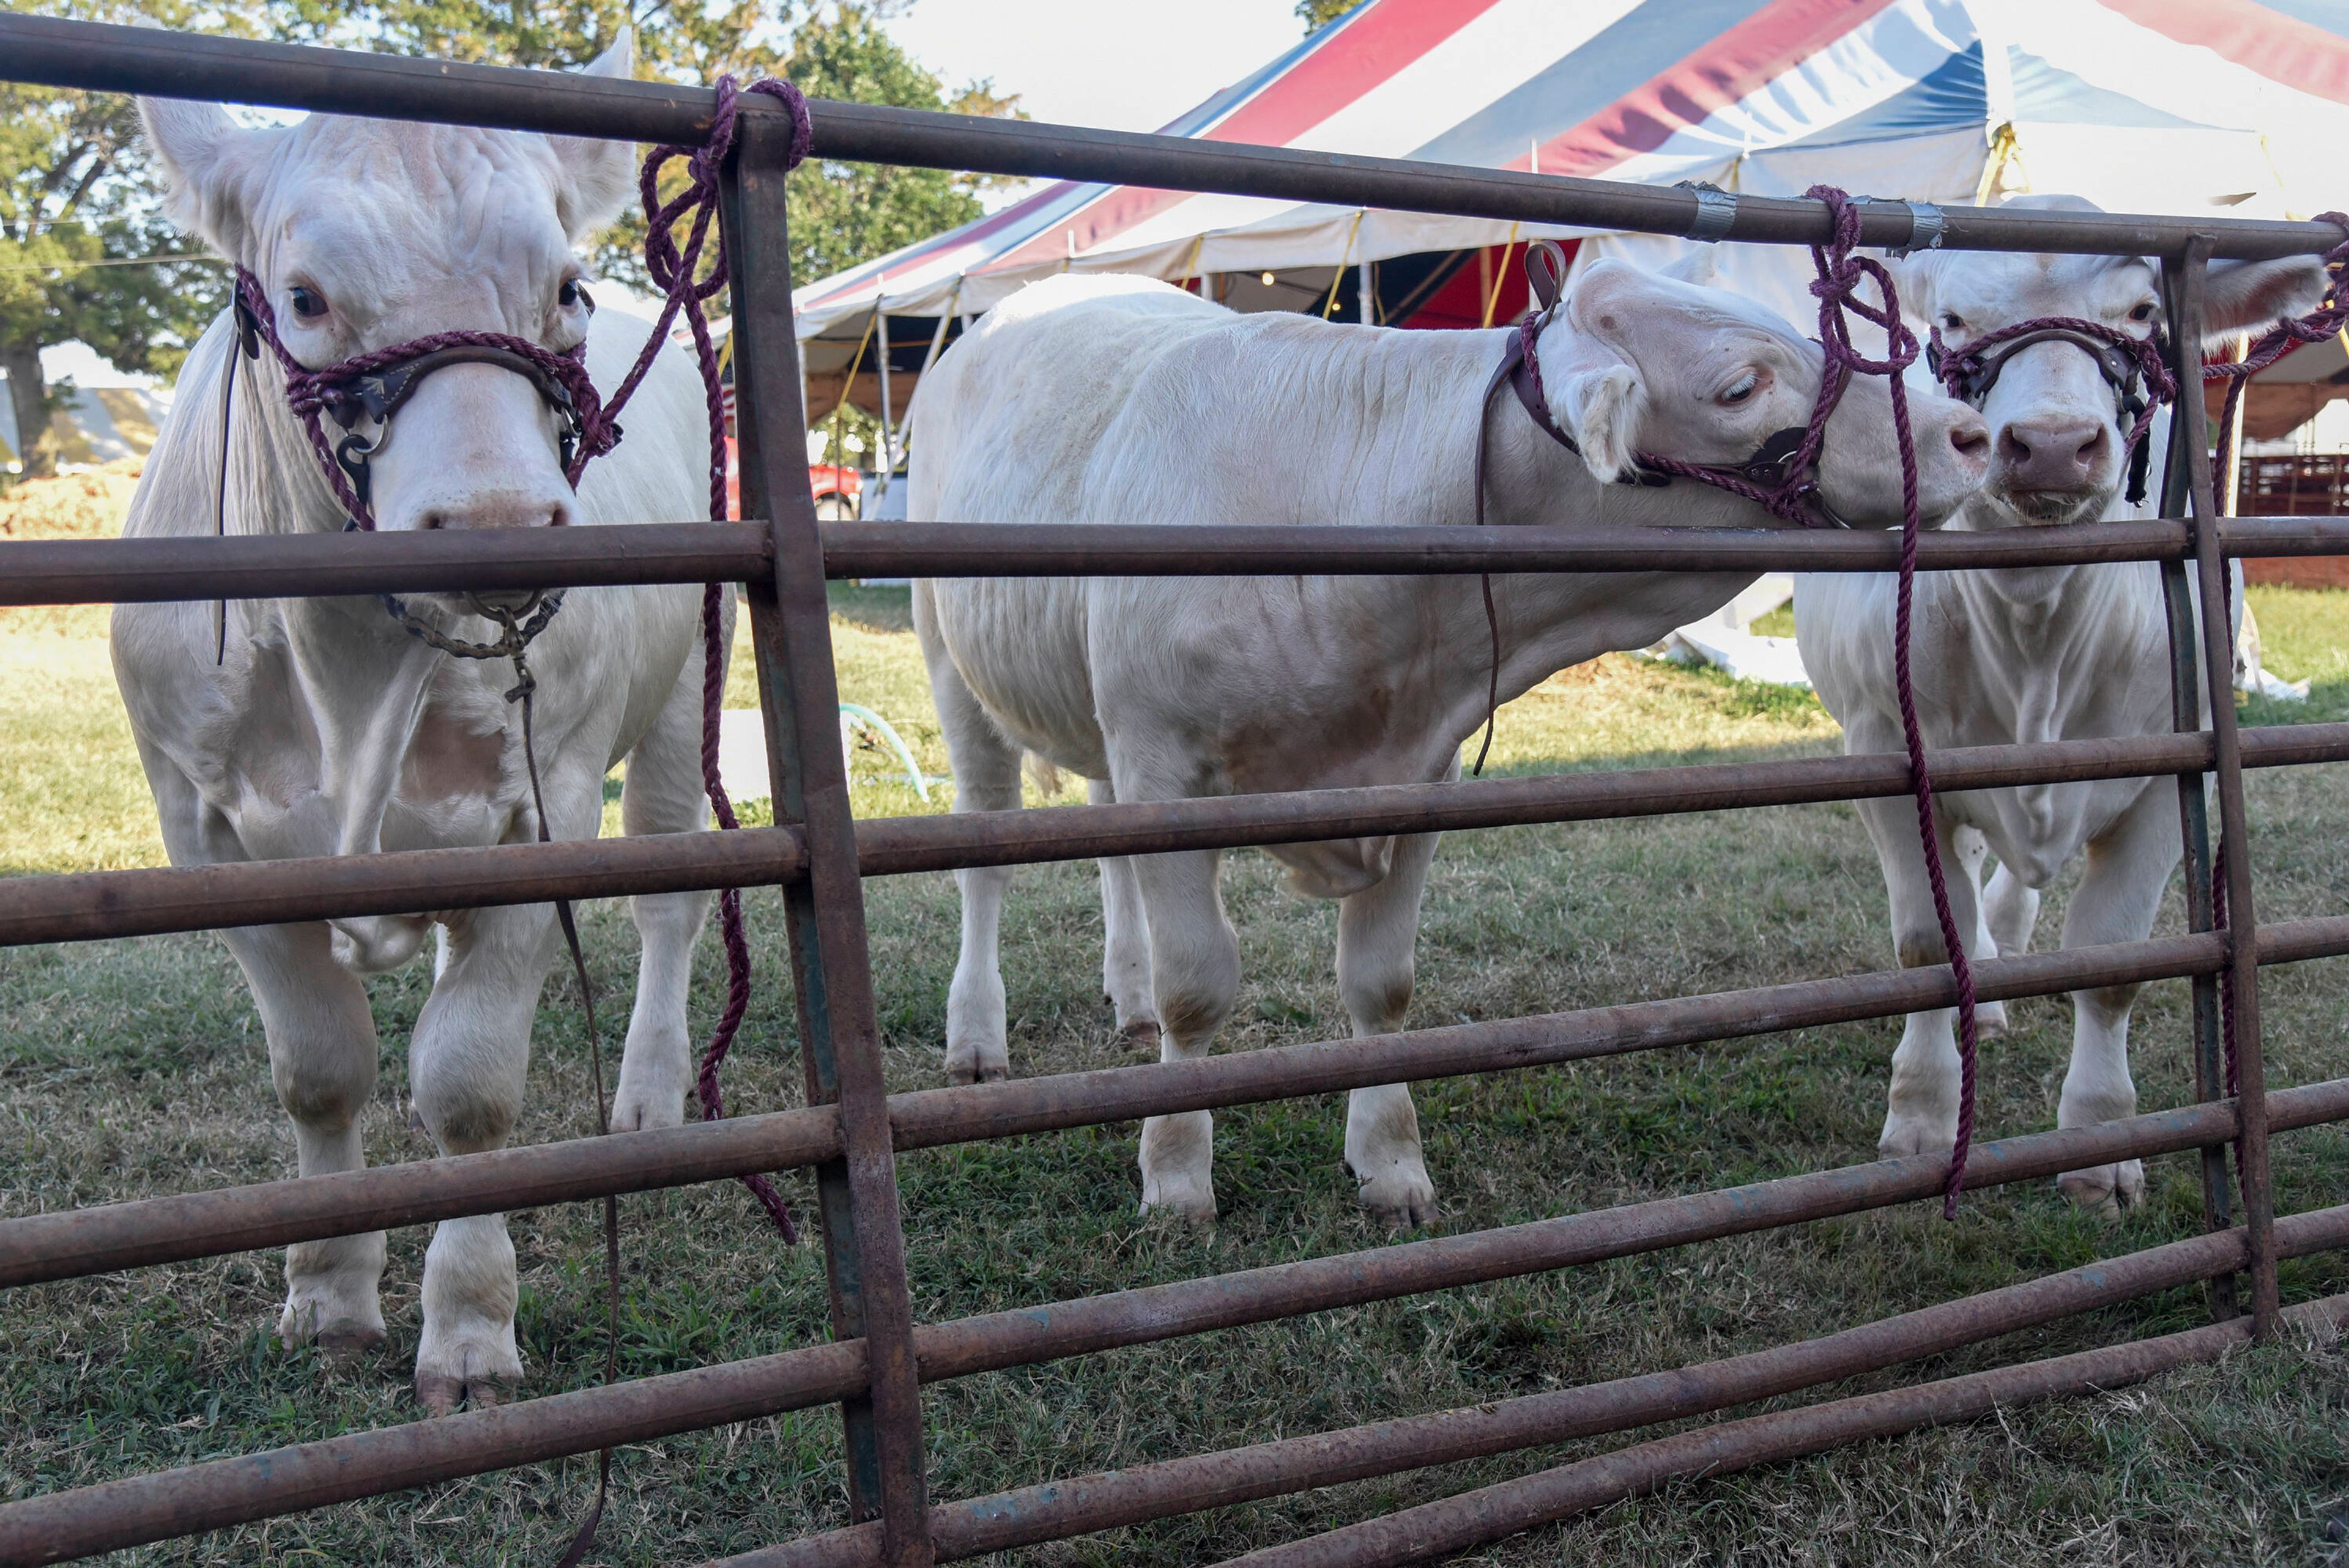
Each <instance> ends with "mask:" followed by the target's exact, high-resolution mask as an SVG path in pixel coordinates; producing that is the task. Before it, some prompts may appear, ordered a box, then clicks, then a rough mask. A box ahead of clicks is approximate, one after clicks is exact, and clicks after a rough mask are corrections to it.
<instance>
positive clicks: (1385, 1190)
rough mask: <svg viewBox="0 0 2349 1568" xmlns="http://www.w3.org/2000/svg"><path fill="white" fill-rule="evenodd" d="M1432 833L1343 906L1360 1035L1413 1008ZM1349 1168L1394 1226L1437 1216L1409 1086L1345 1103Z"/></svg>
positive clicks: (1346, 986)
mask: <svg viewBox="0 0 2349 1568" xmlns="http://www.w3.org/2000/svg"><path fill="white" fill-rule="evenodd" d="M1436 838H1437V835H1435V834H1433V833H1421V834H1415V835H1413V836H1412V837H1409V838H1403V839H1399V840H1397V841H1396V842H1395V847H1394V860H1393V862H1392V867H1391V869H1390V870H1389V871H1388V872H1387V874H1386V878H1385V880H1383V881H1381V882H1377V883H1374V884H1373V885H1371V886H1370V887H1367V888H1364V889H1363V890H1362V891H1361V892H1358V893H1351V894H1349V895H1348V896H1347V897H1346V898H1345V899H1344V900H1342V901H1341V902H1340V903H1339V905H1338V995H1340V998H1342V999H1343V1001H1344V1002H1345V1005H1346V1016H1347V1017H1348V1018H1349V1019H1350V1020H1351V1021H1352V1023H1353V1026H1354V1035H1355V1037H1357V1038H1360V1037H1363V1036H1366V1035H1390V1034H1392V1033H1394V1032H1395V1031H1396V1030H1397V1029H1400V1028H1402V1025H1403V1016H1404V1015H1405V1014H1406V1013H1407V1012H1408V1011H1410V1008H1411V982H1412V954H1413V947H1414V946H1415V945H1416V944H1417V942H1418V939H1419V901H1420V894H1421V892H1423V890H1424V889H1425V888H1426V886H1427V867H1428V862H1429V861H1432V860H1433V859H1434V856H1435V841H1436ZM1346 1169H1348V1170H1349V1171H1352V1172H1353V1173H1354V1180H1355V1181H1357V1182H1358V1183H1360V1185H1361V1202H1362V1207H1364V1208H1365V1209H1368V1210H1369V1211H1370V1212H1371V1218H1372V1219H1374V1220H1378V1221H1381V1222H1384V1223H1386V1224H1388V1225H1392V1226H1397V1227H1402V1226H1410V1225H1424V1224H1427V1223H1428V1222H1431V1221H1433V1219H1434V1218H1435V1185H1434V1183H1433V1182H1432V1181H1429V1180H1428V1179H1427V1165H1426V1162H1425V1161H1424V1160H1423V1158H1422V1157H1421V1153H1420V1146H1419V1113H1418V1112H1417V1111H1416V1110H1415V1109H1413V1107H1412V1103H1411V1088H1410V1086H1409V1085H1407V1084H1399V1083H1392V1084H1382V1085H1381V1086H1379V1087H1378V1088H1358V1089H1356V1090H1354V1092H1353V1093H1352V1094H1351V1095H1350V1096H1349V1097H1348V1099H1347V1101H1346Z"/></svg>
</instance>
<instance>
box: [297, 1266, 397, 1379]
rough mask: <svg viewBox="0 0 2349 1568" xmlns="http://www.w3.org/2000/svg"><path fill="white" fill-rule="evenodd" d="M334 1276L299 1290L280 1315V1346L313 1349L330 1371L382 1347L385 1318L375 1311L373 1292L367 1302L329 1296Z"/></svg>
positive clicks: (300, 1287) (346, 1295)
mask: <svg viewBox="0 0 2349 1568" xmlns="http://www.w3.org/2000/svg"><path fill="white" fill-rule="evenodd" d="M332 1279H333V1276H331V1275H329V1276H326V1277H325V1278H324V1279H323V1280H320V1281H318V1282H316V1283H315V1284H309V1283H305V1284H304V1285H300V1286H297V1287H296V1294H295V1296H294V1298H293V1299H291V1300H289V1301H287V1302H286V1304H285V1309H284V1310H283V1311H281V1312H280V1313H279V1314H278V1315H277V1343H278V1344H280V1345H282V1346H285V1348H286V1349H288V1350H292V1349H294V1348H295V1347H296V1346H302V1345H314V1346H317V1350H318V1354H319V1356H320V1357H322V1358H323V1359H324V1360H325V1361H326V1364H327V1365H328V1366H330V1367H339V1366H342V1365H345V1364H347V1363H348V1362H350V1361H354V1360H356V1359H357V1358H358V1357H361V1356H364V1355H366V1354H367V1352H368V1351H371V1350H373V1349H375V1348H376V1347H377V1346H379V1345H381V1344H382V1343H383V1315H382V1314H381V1313H380V1312H378V1311H376V1310H374V1306H375V1303H374V1299H373V1297H374V1292H373V1290H372V1289H370V1290H369V1291H368V1292H367V1300H366V1301H365V1302H363V1303H362V1302H359V1301H356V1300H353V1299H351V1298H350V1294H349V1293H346V1294H345V1296H344V1299H341V1300H336V1299H335V1297H334V1296H333V1295H329V1294H327V1293H328V1291H329V1290H330V1289H331V1287H332Z"/></svg>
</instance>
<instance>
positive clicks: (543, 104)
mask: <svg viewBox="0 0 2349 1568" xmlns="http://www.w3.org/2000/svg"><path fill="white" fill-rule="evenodd" d="M0 59H5V61H6V66H5V69H6V72H7V75H8V77H10V78H12V79H15V80H18V81H26V82H37V83H42V84H45V85H47V86H51V87H67V88H88V89H91V90H94V91H100V92H131V93H149V94H154V95H157V96H160V97H164V98H219V99H223V100H226V101H231V102H238V103H254V104H270V105H274V106H277V107H279V108H300V109H313V110H319V111H323V112H326V113H331V114H349V115H371V116H375V117H378V118H382V119H429V120H440V121H446V122H449V123H451V124H458V125H484V126H502V127H506V128H510V129H520V130H540V131H547V132H552V133H555V134H560V135H568V136H592V137H610V138H617V139H625V140H630V141H664V142H686V143H694V142H699V141H702V140H705V139H707V138H708V135H709V119H710V114H711V110H712V107H713V98H712V95H711V93H710V91H709V89H708V88H686V87H676V86H671V85H668V84H666V83H657V82H634V81H629V82H620V81H612V80H609V79H606V78H603V77H582V76H577V75H571V74H565V73H559V72H551V71H529V70H515V69H512V68H510V67H497V66H476V65H460V64H457V63H454V62H450V61H446V60H421V59H406V58H400V57H393V56H387V55H370V54H363V53H358V52H356V51H348V50H337V49H318V48H308V47H303V46H295V45H287V44H263V43H253V42H247V41H245V40H243V39H233V38H217V37H206V36H198V35H193V34H187V33H170V32H163V31H160V30H154V29H143V28H133V27H124V26H109V25H107V24H104V23H95V22H73V21H67V20H63V19H61V18H57V17H49V16H33V15H23V14H21V13H0ZM809 107H810V109H811V111H812V119H813V122H814V130H815V139H814V142H813V146H812V151H813V154H814V156H816V157H818V158H822V159H827V160H838V161H850V162H874V163H894V164H900V165H905V166H908V167H914V168H926V169H947V170H958V171H968V172H972V173H985V174H1010V175H1019V176H1022V177H1026V178H1031V179H1043V180H1081V181H1082V180H1096V181H1108V182H1111V183H1115V184H1129V185H1145V186H1152V187H1155V188H1158V189H1162V190H1170V191H1219V192H1223V193H1226V194H1230V195H1238V196H1262V197H1269V198H1273V199H1275V200H1284V201H1309V202H1316V203H1334V204H1337V205H1340V206H1350V207H1351V206H1360V207H1382V208H1389V209H1392V210H1395V211H1413V212H1445V213H1454V214H1459V215H1463V216H1469V217H1482V218H1496V219H1502V220H1516V221H1520V222H1534V223H1568V224H1581V225H1587V226H1589V227H1593V228H1599V229H1620V230H1626V231H1630V232H1640V233H1656V234H1687V233H1690V232H1693V230H1694V229H1695V227H1696V224H1697V221H1698V213H1699V211H1700V207H1699V204H1698V201H1697V195H1696V192H1694V191H1684V190H1679V189H1666V188H1659V187H1652V186H1641V185H1630V184H1622V183H1617V182H1614V181H1603V180H1580V179H1572V178H1568V177H1563V176H1558V175H1544V174H1516V173H1510V172H1506V171H1504V170H1490V169H1475V168H1468V167H1464V166H1461V165H1456V164H1440V163H1425V162H1420V161H1417V160H1410V159H1394V158H1360V157H1354V156H1350V155H1348V154H1343V153H1331V152H1310V151H1305V150H1299V149H1294V148H1284V147H1258V146H1251V145H1247V144H1244V143H1237V142H1218V141H1204V140H1195V139H1189V138H1185V137H1174V136H1146V135H1135V134H1130V133H1126V132H1120V131H1106V130H1098V129H1090V128H1086V127H1079V126H1062V125H1043V124H1037V123H1035V122H1032V121H1025V120H1004V119H985V118H980V117H974V116H968V115H953V114H940V113H936V112H934V111H929V110H922V109H902V108H883V107H879V106H875V105H869V104H849V103H838V102H834V101H832V100H830V99H816V100H814V101H813V102H812V103H811V104H810V106H809ZM742 112H744V113H746V114H768V113H774V112H778V110H777V109H776V108H775V107H774V106H771V105H768V104H762V103H761V102H759V101H758V100H757V99H755V98H746V100H745V101H744V104H743V108H742ZM1941 213H1942V219H1943V228H1942V232H1941V234H1940V241H1939V243H1940V245H1941V246H1942V247H1943V248H1944V249H1950V250H2006V251H2064V252H2081V253H2090V254H2098V255H2168V254H2175V253H2179V252H2180V251H2182V250H2183V248H2184V247H2185V245H2186V242H2188V240H2189V238H2191V237H2192V236H2194V235H2197V234H2209V235H2211V236H2212V237H2213V240H2214V244H2213V247H2212V251H2211V253H2212V254H2213V255H2216V256H2220V257H2229V258H2232V257H2242V258H2263V257H2269V256H2282V255H2298V254H2306V253H2322V252H2324V251H2328V250H2330V249H2332V248H2333V246H2334V245H2337V244H2338V243H2340V242H2341V235H2340V232H2339V231H2337V230H2335V229H2333V227H2332V226H2331V225H2329V224H2324V223H2293V222H2266V221H2253V220H2247V219H2240V218H2236V219H2227V218H2166V217H2153V216H2147V215H2141V214H2134V213H2101V212H2099V213H2084V212H2062V213H2057V212H2033V211H2021V212H2018V211H2013V210H2010V209H1994V208H1980V207H1944V208H1942V209H1941ZM1915 229H1916V221H1915V218H1914V215H1913V214H1912V212H1911V211H1909V208H1907V207H1906V206H1905V205H1903V204H1901V203H1899V202H1889V201H1888V202H1873V203H1869V204H1868V205H1867V206H1865V207H1863V208H1862V209H1861V220H1860V240H1861V242H1862V243H1864V244H1868V245H1885V246H1900V245H1906V244H1908V243H1909V242H1910V241H1911V240H1912V239H1913V238H1914V237H1915ZM1725 237H1726V238H1729V239H1732V240H1745V241H1758V242H1770V243H1778V244H1817V243H1825V242H1826V241H1827V240H1829V239H1830V238H1832V233H1831V228H1830V223H1829V221H1828V218H1827V214H1826V208H1825V206H1824V205H1823V204H1822V203H1820V202H1816V201H1800V200H1785V199H1777V198H1770V197H1757V196H1745V197H1742V198H1740V200H1739V201H1738V203H1737V211H1736V214H1735V216H1734V218H1733V221H1732V222H1731V224H1730V227H1729V230H1728V232H1727V234H1726V236H1725Z"/></svg>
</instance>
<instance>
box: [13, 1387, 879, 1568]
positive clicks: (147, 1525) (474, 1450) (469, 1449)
mask: <svg viewBox="0 0 2349 1568" xmlns="http://www.w3.org/2000/svg"><path fill="white" fill-rule="evenodd" d="M865 1377H866V1369H865V1365H864V1344H863V1342H862V1341H858V1340H849V1341H845V1342H842V1343H836V1344H832V1345H819V1346H813V1347H812V1348H809V1349H804V1350H786V1351H783V1352H781V1354H779V1355H774V1356H762V1357H758V1358H756V1359H755V1360H749V1361H731V1362H728V1363H726V1364H725V1365H723V1366H719V1367H696V1368H695V1369H694V1370H692V1371H689V1372H670V1373H665V1374H663V1375H662V1376H660V1377H640V1378H636V1379H635V1380H633V1381H630V1382H625V1383H611V1384H605V1385H604V1386H602V1387H594V1388H582V1389H580V1390H578V1391H576V1392H575V1393H570V1394H550V1395H547V1396H545V1397H543V1398H536V1399H525V1400H523V1401H521V1402H520V1403H518V1404H512V1405H498V1406H493V1407H492V1408H489V1409H473V1410H468V1411H465V1412H464V1413H463V1414H461V1415H454V1416H437V1417H434V1418H431V1419H429V1420H421V1421H417V1420H410V1421H403V1422H400V1423H399V1424H398V1425H396V1426H390V1427H382V1428H378V1429H376V1430H374V1431H367V1432H351V1433H347V1434H346V1435H344V1436H342V1437H338V1438H326V1439H321V1440H319V1441H316V1442H309V1443H295V1444H292V1445H290V1446H288V1447H285V1448H281V1449H269V1450H268V1451H267V1452H264V1453H258V1454H244V1455H240V1456H239V1457H237V1458H235V1459H228V1460H211V1461H210V1462H208V1463H204V1464H196V1465H188V1466H185V1467H182V1468H181V1469H178V1470H157V1471H154V1472H152V1473H150V1474H147V1475H140V1476H127V1477H125V1478H123V1479H122V1480H108V1481H100V1482H98V1484H97V1485H95V1486H85V1487H77V1488H75V1489H74V1490H73V1491H58V1492H50V1493H48V1494H47V1495H46V1496H41V1497H29V1498H26V1499H24V1500H23V1501H17V1502H11V1503H6V1504H0V1568H31V1565H32V1564H36V1563H62V1562H65V1561H66V1560H67V1559H68V1558H74V1557H88V1556H94V1555H96V1554H97V1553H101V1552H112V1551H117V1550H119V1549H120V1548H122V1547H126V1546H137V1545H140V1544H142V1543H144V1542H150V1541H161V1540H165V1539H167V1538H169V1537H171V1536H175V1535H195V1534H200V1533H202V1532H204V1531H207V1530H223V1529H226V1528H227V1527H228V1526H230V1525H233V1524H241V1523H243V1522H246V1521H248V1520H254V1519H268V1518H272V1517H274V1516H275V1515H278V1514H284V1513H298V1512H300V1511H302V1510H304V1509H309V1508H323V1507H325V1506H326V1504H328V1503H334V1502H348V1501H352V1500H353V1499H355V1498H362V1497H377V1496H380V1495H381V1494H383V1493H385V1492H388V1491H405V1490H407V1489H408V1488H410V1487H419V1486H435V1485H438V1484H440V1482H442V1481H450V1480H460V1479H462V1478H463V1477H466V1476H470V1475H482V1474H486V1473H487V1472H489V1471H491V1470H506V1469H510V1468H511V1467H512V1466H514V1465H522V1464H530V1463H533V1462H534V1461H537V1460H553V1459H561V1458H564V1456H566V1455H569V1454H582V1453H594V1452H595V1450H596V1449H602V1448H607V1447H616V1446H618V1445H619V1444H622V1443H641V1442H648V1441H650V1440H651V1439H655V1438H665V1437H668V1436H671V1435H673V1434H675V1433H678V1432H690V1431H696V1430H698V1429H702V1428H705V1427H720V1426H726V1425H729V1424H730V1423H732V1422H735V1421H748V1420H755V1419H757V1418H760V1417H761V1416H771V1415H773V1414H775V1413H776V1412H778V1411H781V1410H802V1409H807V1408H811V1407H812V1406H816V1405H823V1404H829V1403H831V1402H832V1401H833V1400H835V1399H838V1398H843V1396H845V1395H848V1394H853V1393H854V1392H855V1391H856V1390H857V1389H858V1388H860V1387H863V1386H864V1381H865Z"/></svg>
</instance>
